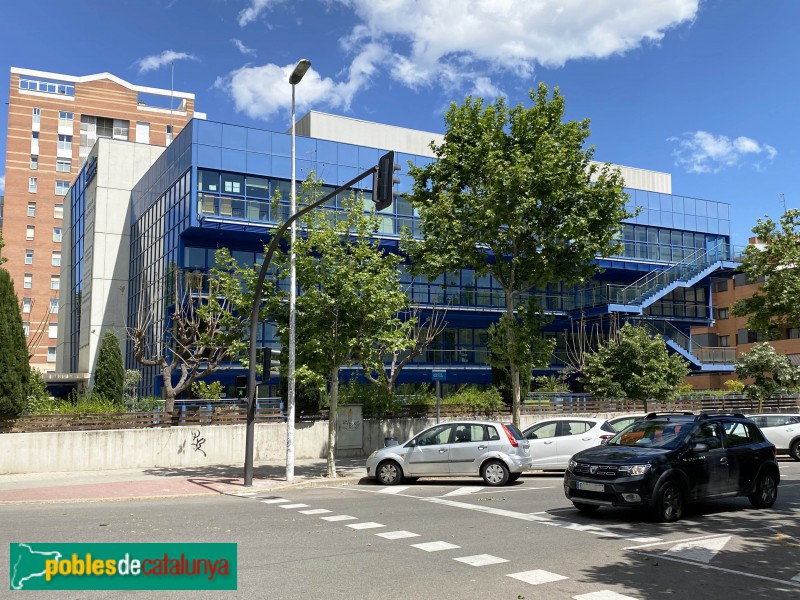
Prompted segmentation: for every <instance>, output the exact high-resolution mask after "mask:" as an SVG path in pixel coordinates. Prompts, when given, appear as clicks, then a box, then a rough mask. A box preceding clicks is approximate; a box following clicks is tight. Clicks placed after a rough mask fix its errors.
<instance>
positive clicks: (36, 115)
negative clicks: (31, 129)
mask: <svg viewBox="0 0 800 600" xmlns="http://www.w3.org/2000/svg"><path fill="white" fill-rule="evenodd" d="M20 87H22V86H21V85H20ZM41 118H42V109H41V108H34V109H33V123H34V124H36V125H38V124H39V122H40V120H41Z"/></svg>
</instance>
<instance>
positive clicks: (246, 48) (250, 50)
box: [231, 38, 256, 54]
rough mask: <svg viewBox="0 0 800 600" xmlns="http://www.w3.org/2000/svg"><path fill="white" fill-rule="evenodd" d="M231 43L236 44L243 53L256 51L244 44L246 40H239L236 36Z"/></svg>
mask: <svg viewBox="0 0 800 600" xmlns="http://www.w3.org/2000/svg"><path fill="white" fill-rule="evenodd" d="M231 43H232V44H233V45H234V46H236V49H237V50H238V51H239V52H241V53H242V54H255V53H256V51H255V49H253V48H248V47H247V46H245V45H244V42H243V41H242V40H237V39H236V38H233V39H232V40H231Z"/></svg>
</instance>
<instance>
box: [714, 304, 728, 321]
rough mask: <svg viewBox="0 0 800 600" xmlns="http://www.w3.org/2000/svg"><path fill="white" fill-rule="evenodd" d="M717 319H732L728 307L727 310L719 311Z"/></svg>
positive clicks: (721, 309)
mask: <svg viewBox="0 0 800 600" xmlns="http://www.w3.org/2000/svg"><path fill="white" fill-rule="evenodd" d="M717 318H718V319H728V318H730V310H729V309H728V307H727V306H726V307H725V308H720V309H719V310H718V311H717Z"/></svg>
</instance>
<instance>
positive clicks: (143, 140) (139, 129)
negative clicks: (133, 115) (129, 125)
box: [136, 122, 150, 144]
mask: <svg viewBox="0 0 800 600" xmlns="http://www.w3.org/2000/svg"><path fill="white" fill-rule="evenodd" d="M136 141H137V142H139V143H140V144H149V143H150V123H142V122H138V123H136Z"/></svg>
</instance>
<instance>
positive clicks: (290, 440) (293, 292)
mask: <svg viewBox="0 0 800 600" xmlns="http://www.w3.org/2000/svg"><path fill="white" fill-rule="evenodd" d="M309 67H311V62H310V61H308V60H306V59H305V58H304V59H302V60H300V61H299V62H298V63H297V65H296V66H295V68H294V71H292V74H291V75H290V76H289V84H290V85H291V86H292V184H291V185H292V188H291V200H290V203H289V214H291V215H294V214H295V213H296V212H297V191H296V185H297V184H296V176H295V169H296V167H297V164H296V163H297V159H296V156H295V154H296V152H295V137H296V136H295V131H294V125H295V123H294V122H295V113H294V88H295V86H296V85H297V84H298V83H300V80H302V79H303V75H305V74H306V71H308V69H309ZM296 237H297V222H296V221H292V233H291V236H290V238H289V239H290V246H291V248H290V257H289V367H288V373H287V379H288V390H287V393H286V481H287V482H291V481H292V480H294V411H295V376H294V373H295V347H296V340H295V316H296V315H295V313H296V312H297V311H296V310H295V305H296V304H297V271H296V265H295V259H296V255H295V252H294V244H295V238H296Z"/></svg>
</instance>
